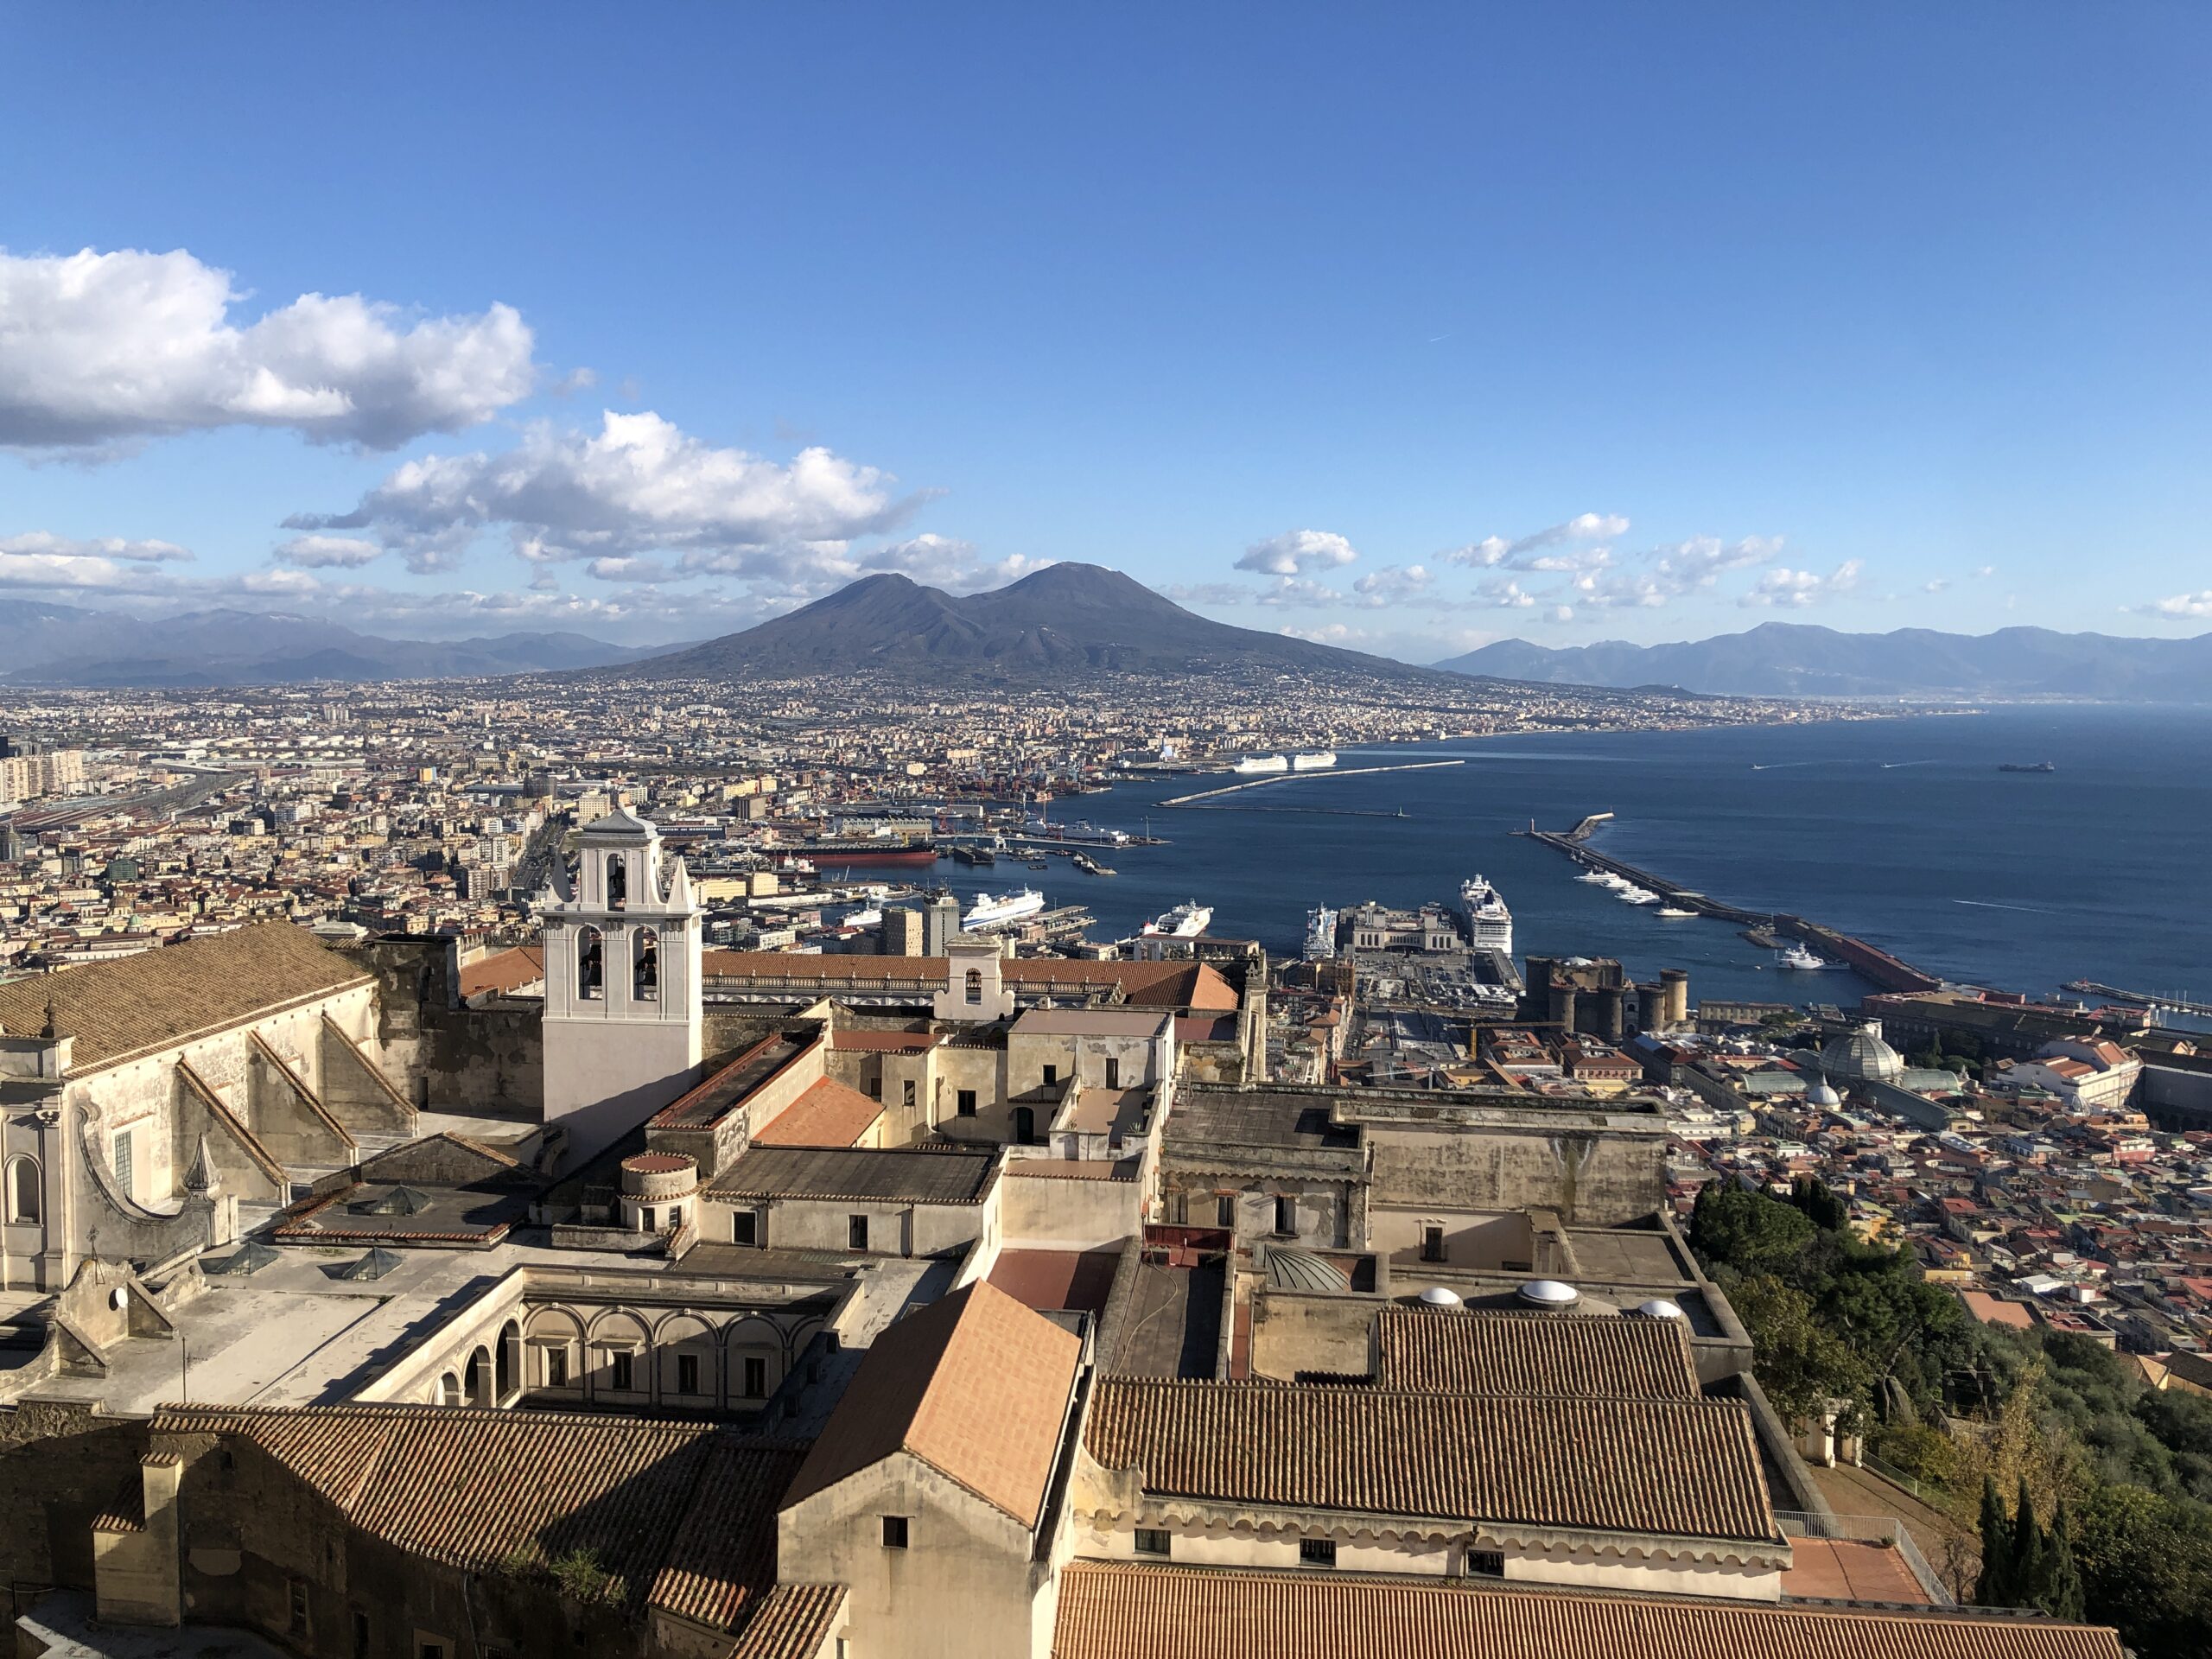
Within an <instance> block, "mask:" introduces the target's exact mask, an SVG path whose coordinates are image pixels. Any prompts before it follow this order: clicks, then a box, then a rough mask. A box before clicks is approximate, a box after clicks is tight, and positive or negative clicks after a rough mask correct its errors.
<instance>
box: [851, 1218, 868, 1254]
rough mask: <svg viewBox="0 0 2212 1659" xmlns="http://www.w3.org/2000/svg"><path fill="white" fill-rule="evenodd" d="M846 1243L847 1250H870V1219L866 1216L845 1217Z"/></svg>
mask: <svg viewBox="0 0 2212 1659" xmlns="http://www.w3.org/2000/svg"><path fill="white" fill-rule="evenodd" d="M845 1243H846V1246H847V1248H849V1249H855V1250H864V1249H868V1217H866V1216H847V1217H845Z"/></svg>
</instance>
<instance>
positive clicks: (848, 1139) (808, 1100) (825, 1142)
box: [753, 1077, 883, 1147]
mask: <svg viewBox="0 0 2212 1659" xmlns="http://www.w3.org/2000/svg"><path fill="white" fill-rule="evenodd" d="M881 1116H883V1103H882V1102H881V1101H880V1100H870V1099H869V1098H868V1096H866V1095H864V1094H862V1093H861V1091H860V1090H857V1089H849V1088H847V1087H846V1086H845V1085H844V1084H842V1083H840V1082H838V1081H837V1080H836V1078H835V1077H823V1079H822V1080H821V1081H820V1082H818V1083H816V1084H813V1085H812V1086H810V1088H809V1089H808V1090H806V1092H805V1093H804V1094H802V1095H801V1096H799V1097H798V1099H797V1100H795V1101H793V1102H792V1103H791V1104H790V1105H788V1106H786V1107H785V1108H784V1109H783V1110H782V1111H780V1112H779V1113H777V1114H776V1116H774V1117H773V1118H772V1119H771V1120H770V1121H769V1123H768V1127H767V1128H765V1129H762V1130H760V1132H759V1133H758V1134H756V1135H754V1136H753V1145H754V1146H756V1147H849V1146H851V1145H852V1144H853V1143H854V1142H855V1141H858V1140H859V1139H860V1138H861V1136H862V1135H866V1134H867V1133H868V1129H869V1128H870V1127H871V1126H872V1125H873V1124H874V1122H875V1120H876V1119H877V1118H879V1117H881Z"/></svg>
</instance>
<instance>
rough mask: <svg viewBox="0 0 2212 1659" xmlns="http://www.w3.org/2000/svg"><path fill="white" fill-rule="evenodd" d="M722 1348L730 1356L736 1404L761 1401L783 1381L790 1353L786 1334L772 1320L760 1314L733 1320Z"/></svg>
mask: <svg viewBox="0 0 2212 1659" xmlns="http://www.w3.org/2000/svg"><path fill="white" fill-rule="evenodd" d="M722 1347H723V1351H724V1352H725V1353H726V1354H727V1355H728V1363H729V1401H730V1403H731V1404H732V1405H734V1406H746V1405H753V1404H757V1403H758V1402H760V1401H763V1400H766V1398H767V1397H768V1396H769V1395H772V1394H773V1393H774V1392H775V1391H776V1389H777V1388H778V1387H779V1385H780V1384H781V1383H782V1382H783V1380H784V1373H785V1370H787V1369H788V1368H789V1363H790V1356H789V1354H788V1353H787V1351H785V1344H784V1333H783V1332H781V1331H779V1330H778V1329H777V1328H776V1326H775V1325H773V1324H772V1323H771V1322H770V1321H769V1320H766V1319H761V1318H760V1316H758V1315H757V1314H756V1315H753V1317H751V1318H748V1319H736V1320H733V1321H732V1322H731V1323H730V1325H728V1327H726V1328H725V1329H724V1330H723V1332H722Z"/></svg>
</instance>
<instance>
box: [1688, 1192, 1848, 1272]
mask: <svg viewBox="0 0 2212 1659" xmlns="http://www.w3.org/2000/svg"><path fill="white" fill-rule="evenodd" d="M1817 1231H1818V1229H1816V1228H1815V1226H1814V1225H1813V1223H1812V1219H1811V1218H1810V1217H1808V1216H1807V1215H1806V1214H1805V1213H1804V1212H1803V1211H1801V1210H1796V1209H1793V1208H1792V1207H1791V1206H1790V1205H1786V1204H1783V1202H1782V1201H1781V1200H1780V1199H1778V1198H1769V1197H1767V1195H1766V1194H1765V1193H1764V1192H1752V1191H1751V1189H1750V1188H1749V1187H1744V1186H1738V1185H1736V1184H1735V1183H1734V1182H1732V1181H1726V1182H1721V1181H1715V1182H1708V1183H1707V1185H1705V1186H1704V1187H1702V1188H1701V1189H1700V1191H1699V1192H1698V1201H1697V1207H1696V1209H1695V1210H1694V1211H1692V1212H1691V1215H1690V1243H1691V1244H1692V1246H1693V1247H1694V1249H1696V1251H1697V1253H1698V1254H1699V1255H1700V1256H1702V1257H1704V1258H1705V1260H1706V1261H1707V1262H1708V1263H1713V1264H1717V1265H1725V1266H1727V1267H1732V1268H1735V1269H1736V1270H1737V1271H1738V1272H1739V1273H1766V1272H1774V1271H1778V1270H1779V1269H1781V1268H1784V1267H1786V1266H1787V1265H1788V1264H1789V1262H1792V1261H1793V1260H1794V1259H1795V1258H1796V1256H1798V1255H1800V1254H1801V1253H1802V1251H1803V1250H1804V1249H1805V1248H1806V1247H1807V1246H1808V1245H1809V1244H1810V1243H1812V1242H1813V1239H1814V1237H1815V1234H1816V1233H1817Z"/></svg>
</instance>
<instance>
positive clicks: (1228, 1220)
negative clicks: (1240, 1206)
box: [1213, 1192, 1236, 1227]
mask: <svg viewBox="0 0 2212 1659" xmlns="http://www.w3.org/2000/svg"><path fill="white" fill-rule="evenodd" d="M1213 1224H1214V1225H1215V1226H1217V1227H1234V1226H1235V1225H1236V1194H1235V1193H1234V1192H1224V1193H1223V1194H1222V1195H1221V1196H1220V1197H1219V1198H1216V1199H1215V1200H1214V1201H1213Z"/></svg>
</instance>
